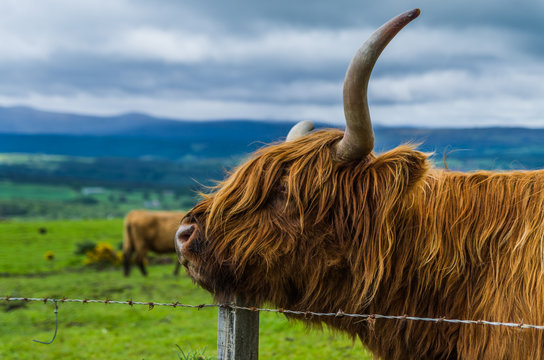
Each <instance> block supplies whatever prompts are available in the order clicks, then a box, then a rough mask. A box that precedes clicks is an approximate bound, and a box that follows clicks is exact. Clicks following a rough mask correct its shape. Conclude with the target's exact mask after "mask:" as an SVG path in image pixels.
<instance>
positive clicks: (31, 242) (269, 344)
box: [0, 219, 370, 360]
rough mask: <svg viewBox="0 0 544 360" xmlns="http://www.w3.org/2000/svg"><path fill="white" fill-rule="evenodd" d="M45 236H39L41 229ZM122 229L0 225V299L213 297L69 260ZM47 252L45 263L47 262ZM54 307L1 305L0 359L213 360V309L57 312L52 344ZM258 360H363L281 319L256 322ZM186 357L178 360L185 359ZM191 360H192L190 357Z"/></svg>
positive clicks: (178, 282) (99, 223)
mask: <svg viewBox="0 0 544 360" xmlns="http://www.w3.org/2000/svg"><path fill="white" fill-rule="evenodd" d="M40 228H44V229H46V233H45V234H40V233H39V229H40ZM121 228H122V220H120V219H112V220H78V221H49V222H0V234H1V235H0V248H1V249H2V252H1V256H0V296H7V295H9V296H13V297H18V296H21V297H49V298H52V297H57V298H61V297H64V296H66V297H68V298H80V299H81V298H88V299H91V298H97V299H105V298H108V299H111V300H129V299H132V300H134V301H155V302H161V301H163V302H176V301H179V302H181V303H188V304H201V303H210V302H211V301H212V299H211V296H210V295H209V294H208V293H207V292H206V291H204V290H202V289H200V288H199V287H197V286H196V285H194V284H193V283H192V281H191V280H190V279H189V278H188V277H187V276H186V275H185V274H184V273H182V275H180V276H179V277H177V278H176V277H174V276H173V275H171V272H172V270H173V264H165V265H152V266H150V269H149V270H150V271H149V272H150V275H149V277H147V278H144V277H142V276H140V274H139V273H137V272H136V271H134V272H133V274H132V276H131V277H130V278H124V277H123V276H122V275H121V269H120V268H115V267H113V268H108V269H105V270H101V271H98V270H96V269H94V268H88V267H86V266H84V265H83V259H84V255H75V254H74V250H75V248H76V244H77V243H79V242H81V241H83V240H87V241H92V242H108V243H110V244H112V245H113V246H114V247H116V246H117V244H118V243H119V242H120V241H121V238H122V233H121ZM48 251H51V252H52V253H53V254H54V258H53V259H52V260H47V259H46V258H45V257H44V255H45V253H46V252H48ZM53 309H54V306H53V304H47V305H45V304H43V303H24V304H23V303H19V302H5V301H2V300H0V323H1V324H2V326H1V327H0V359H37V358H39V359H59V358H62V359H174V360H175V359H178V358H179V356H180V355H181V353H180V351H179V350H178V348H177V347H176V345H178V346H179V347H180V348H181V349H182V350H183V352H184V353H185V354H187V353H190V352H193V353H202V352H204V355H205V358H214V357H215V348H216V333H217V310H216V309H214V308H209V309H201V310H192V309H184V308H176V309H174V308H165V307H155V308H154V309H152V310H148V308H147V307H145V306H134V307H133V308H131V307H130V306H127V305H114V304H110V305H104V304H73V303H63V304H59V313H58V317H59V330H58V335H57V338H56V339H55V341H54V342H53V344H51V345H42V344H38V343H35V342H32V339H37V340H41V341H49V340H50V339H51V337H52V335H53V331H54V314H53ZM259 348H260V349H259V354H260V358H261V359H365V358H370V356H369V355H368V354H367V353H366V352H365V351H364V350H363V349H362V347H361V345H360V344H359V343H358V342H355V344H354V343H353V342H352V341H351V340H350V339H348V338H346V337H344V336H342V335H338V334H332V333H330V332H328V331H327V330H325V331H316V330H311V331H308V330H307V329H306V328H305V326H304V325H303V324H302V323H295V322H289V321H287V320H286V319H285V318H284V317H283V315H278V314H269V313H262V314H261V315H260V343H259ZM182 358H183V357H182ZM191 358H196V357H191Z"/></svg>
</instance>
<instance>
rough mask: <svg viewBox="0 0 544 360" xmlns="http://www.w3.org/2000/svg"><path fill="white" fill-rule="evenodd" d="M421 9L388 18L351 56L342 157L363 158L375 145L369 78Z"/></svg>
mask: <svg viewBox="0 0 544 360" xmlns="http://www.w3.org/2000/svg"><path fill="white" fill-rule="evenodd" d="M419 13H420V10H419V9H414V10H411V11H407V12H405V13H402V14H400V15H398V16H396V17H394V18H393V19H391V20H389V21H388V22H387V23H385V24H384V25H382V26H381V27H380V28H379V29H378V30H376V31H375V32H374V33H373V34H372V35H371V36H370V38H368V40H367V41H365V43H364V44H363V45H362V46H361V47H360V48H359V50H357V53H356V54H355V56H354V57H353V59H352V60H351V63H350V64H349V67H348V70H347V72H346V77H345V79H344V115H345V117H346V131H345V132H344V137H343V138H342V140H341V141H340V142H339V143H338V144H337V145H336V157H337V159H339V160H340V161H350V160H356V159H361V158H363V157H365V156H366V155H368V154H369V153H370V152H371V151H372V149H373V148H374V133H373V131H372V123H371V122H370V113H369V111H368V101H367V98H366V93H367V87H368V79H369V78H370V73H371V72H372V68H373V67H374V64H375V63H376V60H378V57H379V56H380V54H381V53H382V51H383V49H384V48H385V47H386V46H387V44H388V43H389V41H391V39H393V37H395V35H396V34H397V33H398V32H399V31H400V30H401V29H402V28H403V27H404V26H405V25H406V24H408V23H409V22H410V21H412V20H414V19H415V18H416V17H418V16H419Z"/></svg>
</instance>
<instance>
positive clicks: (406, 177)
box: [182, 130, 544, 360]
mask: <svg viewBox="0 0 544 360" xmlns="http://www.w3.org/2000/svg"><path fill="white" fill-rule="evenodd" d="M341 137H342V132H340V131H336V130H327V131H319V132H316V133H313V134H311V135H308V136H305V137H302V138H300V139H298V140H296V141H293V142H288V143H281V144H277V145H273V146H269V147H266V148H264V149H262V150H261V151H259V152H258V153H257V154H256V155H255V156H254V157H253V158H252V159H251V160H249V161H248V162H246V163H245V164H243V165H241V166H240V167H239V168H238V169H236V170H235V171H234V173H232V174H231V175H230V177H229V178H228V179H227V180H226V181H225V182H223V183H221V184H219V186H218V187H217V190H216V191H215V193H212V194H210V195H204V197H205V198H204V200H203V201H202V202H200V203H199V204H198V205H197V206H196V207H195V208H194V209H193V210H192V211H191V212H190V213H189V214H188V216H187V217H186V218H185V219H184V223H185V224H189V223H192V224H195V227H196V229H197V230H196V231H195V234H194V235H193V236H191V238H190V239H189V241H187V243H186V244H185V246H184V247H183V250H182V256H183V257H185V259H186V260H188V261H189V262H188V264H187V267H188V271H189V273H190V274H191V276H192V277H193V278H194V279H195V280H196V281H197V282H198V283H200V284H201V285H202V286H203V287H205V288H206V289H208V290H209V291H211V292H213V293H214V294H215V296H216V298H217V300H218V301H224V300H228V299H231V298H232V297H233V296H241V297H244V298H246V299H251V300H252V301H254V303H255V305H260V304H263V303H271V304H273V305H275V306H278V307H283V308H289V309H295V310H304V311H305V310H312V311H317V312H336V311H338V310H340V309H341V310H342V311H344V312H349V313H379V314H390V315H403V314H408V315H414V316H423V317H441V316H445V317H447V318H461V319H486V320H496V321H511V322H521V321H524V322H525V323H534V324H544V288H543V287H544V277H543V274H544V206H543V205H544V171H527V172H504V173H496V172H484V171H480V172H475V173H459V172H445V171H442V170H439V169H434V168H432V166H431V164H430V163H429V161H428V160H427V155H426V154H424V153H421V152H419V151H416V150H414V149H413V147H411V146H400V147H398V148H396V149H393V150H391V151H389V152H386V153H384V154H381V155H374V154H370V155H369V156H368V157H367V158H366V159H363V160H361V161H356V162H352V163H339V162H335V161H334V160H335V159H334V158H333V150H332V148H333V145H334V144H335V143H336V142H337V141H338V140H339V139H340V138H341ZM311 321H312V322H314V323H316V324H318V323H319V322H326V323H328V324H329V325H331V326H333V327H334V328H337V329H340V330H342V331H345V332H347V333H349V334H351V335H352V336H357V337H359V338H360V339H361V341H362V342H363V344H365V345H366V346H367V347H368V348H369V349H370V350H371V351H372V352H373V353H374V354H375V355H376V356H377V357H380V358H384V359H458V358H460V359H494V360H495V359H542V358H544V338H543V336H544V333H543V332H541V331H537V330H519V329H505V328H499V327H489V326H481V325H459V324H435V323H426V322H411V321H394V320H376V321H375V322H373V323H369V322H365V321H363V322H361V321H360V320H356V319H346V318H344V319H338V318H325V317H321V318H314V319H312V320H311Z"/></svg>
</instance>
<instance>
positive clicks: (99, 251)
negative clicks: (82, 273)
mask: <svg viewBox="0 0 544 360" xmlns="http://www.w3.org/2000/svg"><path fill="white" fill-rule="evenodd" d="M85 255H86V258H85V259H84V260H83V264H85V265H98V266H106V265H121V262H122V260H123V254H122V253H121V252H120V251H115V250H114V249H113V246H112V245H111V244H110V243H106V242H99V243H98V244H96V246H95V247H94V249H92V250H87V251H86V252H85Z"/></svg>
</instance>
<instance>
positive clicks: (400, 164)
mask: <svg viewBox="0 0 544 360" xmlns="http://www.w3.org/2000/svg"><path fill="white" fill-rule="evenodd" d="M429 156H430V154H426V153H423V152H421V151H417V150H414V147H413V146H409V145H402V146H399V147H397V148H395V149H393V150H391V151H388V152H386V153H384V154H381V155H379V156H377V157H376V159H375V160H374V161H373V164H372V165H371V166H372V168H373V170H374V172H375V176H376V179H375V180H376V182H377V185H379V186H378V187H377V189H381V191H382V192H385V194H387V195H390V196H391V195H392V196H403V195H405V194H406V193H408V192H409V191H411V190H412V189H413V188H414V186H415V185H416V184H418V183H419V182H420V181H421V180H423V178H424V176H425V174H426V173H427V171H428V170H429V168H430V167H431V164H430V162H429V160H428V157H429ZM384 190H385V191H384ZM385 194H382V195H385ZM376 195H378V194H376Z"/></svg>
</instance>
